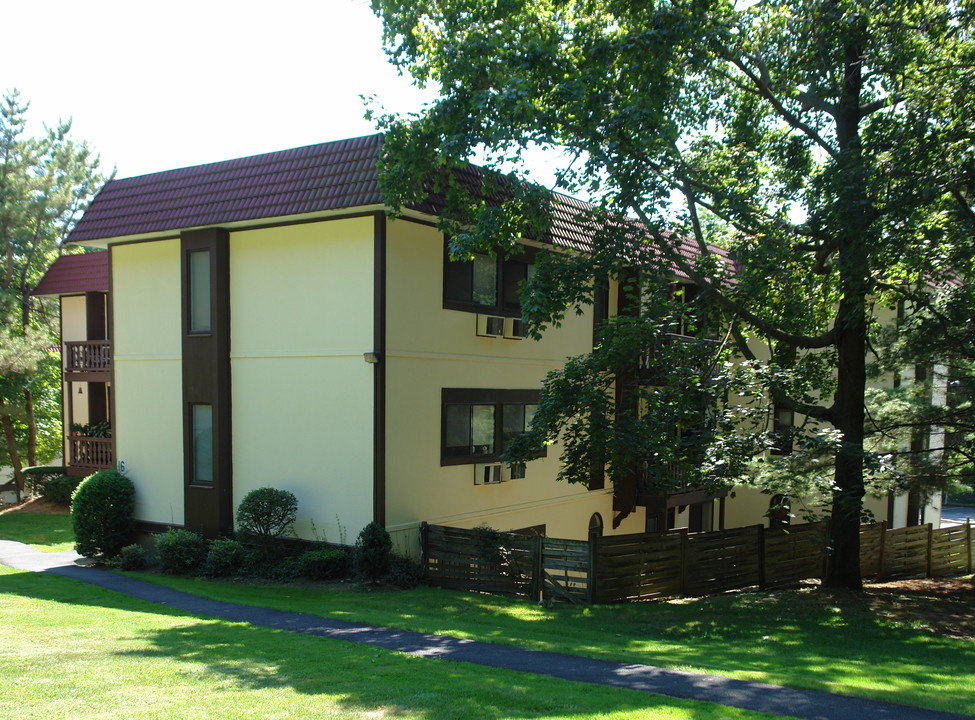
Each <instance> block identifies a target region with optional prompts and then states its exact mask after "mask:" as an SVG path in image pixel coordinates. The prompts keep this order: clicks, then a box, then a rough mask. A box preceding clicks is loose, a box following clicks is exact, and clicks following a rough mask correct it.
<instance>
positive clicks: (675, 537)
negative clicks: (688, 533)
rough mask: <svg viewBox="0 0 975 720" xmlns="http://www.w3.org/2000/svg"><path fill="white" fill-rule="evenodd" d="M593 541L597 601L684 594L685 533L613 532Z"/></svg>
mask: <svg viewBox="0 0 975 720" xmlns="http://www.w3.org/2000/svg"><path fill="white" fill-rule="evenodd" d="M590 542H591V544H592V553H593V566H594V568H596V572H595V573H594V576H595V577H594V578H593V602H594V603H616V602H627V601H630V600H647V599H652V598H658V597H674V596H679V595H681V593H682V589H683V585H682V583H683V575H682V573H681V568H682V567H683V563H682V562H680V558H681V552H682V545H683V542H684V535H683V534H679V533H668V534H665V535H664V534H659V533H650V534H642V535H611V536H609V537H595V538H593V539H592V540H591V541H590ZM675 560H676V562H675Z"/></svg>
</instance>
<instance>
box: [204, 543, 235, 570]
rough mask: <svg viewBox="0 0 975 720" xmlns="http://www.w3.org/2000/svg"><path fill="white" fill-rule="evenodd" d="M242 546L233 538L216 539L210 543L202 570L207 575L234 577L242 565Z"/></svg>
mask: <svg viewBox="0 0 975 720" xmlns="http://www.w3.org/2000/svg"><path fill="white" fill-rule="evenodd" d="M244 560H245V553H244V546H243V545H241V544H240V543H239V542H238V541H236V540H234V539H233V538H218V539H216V540H214V541H212V542H211V543H210V548H209V550H207V556H206V562H205V564H204V570H205V572H206V574H207V575H211V576H213V577H222V576H224V575H235V574H237V573H238V572H239V571H240V569H241V568H242V567H243V565H244Z"/></svg>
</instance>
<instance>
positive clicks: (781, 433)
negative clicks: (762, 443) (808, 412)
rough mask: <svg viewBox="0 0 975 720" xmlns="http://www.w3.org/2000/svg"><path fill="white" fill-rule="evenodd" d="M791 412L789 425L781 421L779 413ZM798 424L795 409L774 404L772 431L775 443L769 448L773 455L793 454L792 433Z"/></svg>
mask: <svg viewBox="0 0 975 720" xmlns="http://www.w3.org/2000/svg"><path fill="white" fill-rule="evenodd" d="M783 412H786V413H789V418H790V421H789V423H788V425H784V424H783V423H781V422H780V421H779V413H783ZM795 424H796V414H795V411H793V410H790V409H789V408H787V407H784V406H782V405H773V406H772V433H773V435H774V439H775V445H774V446H773V447H772V448H771V449H770V450H769V453H770V454H772V455H781V456H785V455H791V454H792V434H791V429H792V428H793V427H795Z"/></svg>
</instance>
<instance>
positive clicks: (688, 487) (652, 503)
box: [636, 462, 728, 513]
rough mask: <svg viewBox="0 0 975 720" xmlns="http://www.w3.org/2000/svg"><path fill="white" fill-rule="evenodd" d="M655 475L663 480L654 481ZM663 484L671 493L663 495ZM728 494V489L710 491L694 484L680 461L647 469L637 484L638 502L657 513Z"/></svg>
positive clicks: (649, 511) (650, 511) (649, 510)
mask: <svg viewBox="0 0 975 720" xmlns="http://www.w3.org/2000/svg"><path fill="white" fill-rule="evenodd" d="M653 476H656V478H657V479H658V480H660V481H663V482H657V483H652V482H651V480H652V479H653ZM661 486H666V487H668V488H669V489H670V492H669V494H667V495H661V494H660V492H661V491H660V490H659V488H660V487H661ZM727 494H728V491H727V490H718V491H717V492H713V491H711V492H709V491H707V490H704V489H703V488H700V487H697V486H695V485H692V484H691V483H690V482H689V480H688V478H687V473H686V472H685V471H684V469H683V468H682V467H681V466H680V464H679V463H676V462H668V463H663V464H661V465H657V466H653V467H648V468H646V469H645V471H644V472H643V473H642V477H641V478H640V482H639V484H638V485H637V500H636V504H637V505H642V506H644V507H646V508H647V512H648V513H655V512H663V511H664V510H667V509H668V508H672V507H677V506H679V505H693V504H695V503H700V502H704V501H706V500H712V499H714V498H722V497H725V496H726V495H727Z"/></svg>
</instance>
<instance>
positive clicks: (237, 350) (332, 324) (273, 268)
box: [230, 217, 374, 543]
mask: <svg viewBox="0 0 975 720" xmlns="http://www.w3.org/2000/svg"><path fill="white" fill-rule="evenodd" d="M373 235H374V233H373V219H372V217H363V218H355V219H345V220H332V221H328V222H321V223H311V224H304V225H293V226H287V227H278V228H268V229H261V230H248V231H239V232H233V233H231V235H230V323H231V331H230V338H231V382H232V403H231V407H232V426H233V466H234V479H233V486H234V500H233V502H234V507H235V508H236V507H237V505H238V504H239V503H240V501H241V499H242V498H243V496H244V495H245V494H246V493H247V492H249V491H250V490H253V489H254V488H258V487H264V486H273V487H277V488H281V489H285V490H290V491H292V492H294V493H295V495H296V496H297V498H298V522H297V524H296V531H297V532H298V534H299V536H300V537H303V538H307V539H316V537H317V539H327V540H328V541H330V542H339V541H341V540H342V539H343V529H344V536H345V539H346V541H347V542H349V543H352V542H354V541H355V538H356V536H357V535H358V533H359V531H360V530H361V529H362V527H363V526H364V525H365V524H366V523H368V522H369V521H370V520H372V514H373V508H372V497H373V456H372V453H373V373H374V366H373V365H370V364H368V363H366V362H365V361H364V360H363V353H365V352H369V351H372V350H373V347H372V346H373V268H374V260H373V254H374V249H373ZM340 524H341V528H340V527H339V525H340Z"/></svg>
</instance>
